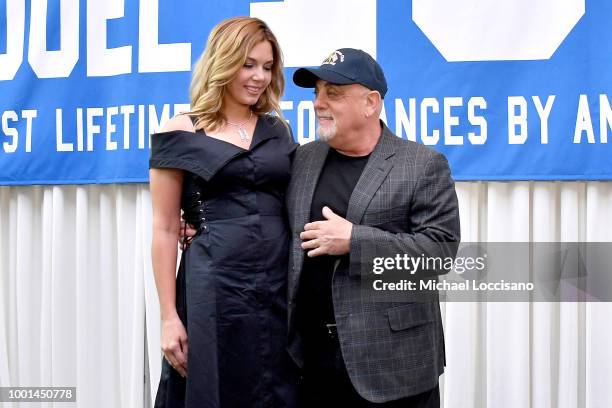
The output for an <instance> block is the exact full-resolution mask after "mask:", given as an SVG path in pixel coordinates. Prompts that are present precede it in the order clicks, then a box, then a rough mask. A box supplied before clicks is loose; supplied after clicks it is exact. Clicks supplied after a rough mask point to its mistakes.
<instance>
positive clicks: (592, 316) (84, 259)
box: [0, 182, 612, 408]
mask: <svg viewBox="0 0 612 408" xmlns="http://www.w3.org/2000/svg"><path fill="white" fill-rule="evenodd" d="M457 193H458V196H459V202H460V211H461V227H462V240H463V241H466V242H476V241H481V242H482V241H491V242H495V241H510V242H512V241H516V242H526V241H543V242H545V241H560V242H564V241H567V242H573V241H587V242H612V182H588V183H585V182H575V183H569V182H564V183H560V182H550V183H544V182H512V183H497V182H489V183H480V182H474V183H457ZM150 224H151V209H150V198H149V193H148V187H147V186H146V185H142V184H132V185H105V186H101V185H97V186H33V187H0V386H76V387H77V399H78V403H77V404H72V406H78V407H87V408H90V407H117V408H123V407H125V408H138V407H148V406H150V404H151V400H152V399H153V398H154V395H155V391H156V387H157V382H158V379H159V372H160V362H161V353H160V351H159V311H158V303H157V295H156V292H155V286H154V283H153V277H152V273H151V263H150V250H149V248H150V237H151V230H150ZM517 265H520V264H517ZM526 267H528V265H527V266H526ZM608 293H610V292H609V291H608ZM443 314H444V323H445V335H446V347H447V368H446V373H445V374H444V376H443V377H442V383H441V385H442V395H443V401H444V406H445V407H447V408H463V407H466V408H471V407H483V408H484V407H487V408H500V407H501V408H504V407H512V408H516V407H532V408H583V407H584V408H600V407H612V393H610V387H611V386H612V382H611V381H610V374H609V369H610V367H611V366H612V351H611V349H610V347H609V343H610V339H611V338H612V319H611V316H612V304H610V303H531V304H530V303H447V304H443ZM146 379H149V381H147V382H145V380H146ZM56 405H57V406H58V407H59V406H71V404H56ZM1 406H3V407H4V406H5V407H10V408H16V407H21V406H23V407H28V408H30V407H47V406H52V405H51V404H46V403H40V404H36V403H27V404H16V403H15V404H10V403H4V405H1Z"/></svg>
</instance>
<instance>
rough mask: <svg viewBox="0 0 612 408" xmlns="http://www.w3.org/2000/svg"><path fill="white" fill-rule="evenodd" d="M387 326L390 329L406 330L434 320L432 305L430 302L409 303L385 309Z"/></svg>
mask: <svg viewBox="0 0 612 408" xmlns="http://www.w3.org/2000/svg"><path fill="white" fill-rule="evenodd" d="M387 316H388V317H389V326H390V327H391V330H392V331H400V330H406V329H410V328H413V327H417V326H421V325H423V324H428V323H431V322H433V321H434V320H435V311H434V305H433V304H432V303H428V302H423V303H409V304H406V305H402V306H397V307H393V308H391V309H387Z"/></svg>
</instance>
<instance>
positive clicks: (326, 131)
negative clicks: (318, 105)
mask: <svg viewBox="0 0 612 408" xmlns="http://www.w3.org/2000/svg"><path fill="white" fill-rule="evenodd" d="M317 134H318V135H319V139H321V140H323V141H324V142H329V141H330V140H332V139H333V138H334V136H336V122H335V121H332V125H331V126H321V125H320V124H319V126H318V127H317Z"/></svg>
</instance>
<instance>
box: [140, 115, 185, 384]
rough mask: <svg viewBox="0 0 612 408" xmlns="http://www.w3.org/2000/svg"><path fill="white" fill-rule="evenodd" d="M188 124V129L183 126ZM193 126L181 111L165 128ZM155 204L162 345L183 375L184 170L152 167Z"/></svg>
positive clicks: (154, 253) (153, 249)
mask: <svg viewBox="0 0 612 408" xmlns="http://www.w3.org/2000/svg"><path fill="white" fill-rule="evenodd" d="M185 127H188V128H187V129H183V128H185ZM190 129H193V126H192V125H191V120H190V119H189V118H188V117H186V116H184V115H180V116H177V117H175V118H172V119H171V120H170V121H169V122H168V123H167V124H166V126H164V129H163V131H165V132H167V131H171V130H190ZM149 187H150V190H151V203H152V206H153V242H152V246H151V254H152V262H153V274H154V276H155V285H156V287H157V295H158V296H159V306H160V315H161V320H162V338H161V347H162V350H163V352H164V355H165V357H166V359H167V360H168V362H169V363H170V364H171V365H172V366H173V367H174V368H175V369H176V370H177V371H178V372H179V373H180V374H181V375H182V376H186V374H187V332H186V330H185V327H184V325H183V323H182V322H181V320H180V318H179V316H178V313H177V310H176V258H177V253H178V249H177V240H178V236H179V230H180V212H181V193H182V188H183V171H182V170H178V169H167V168H164V169H157V168H153V169H151V170H150V171H149Z"/></svg>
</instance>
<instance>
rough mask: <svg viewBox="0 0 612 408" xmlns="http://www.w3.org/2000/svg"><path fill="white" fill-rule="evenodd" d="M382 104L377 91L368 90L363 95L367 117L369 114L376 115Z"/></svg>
mask: <svg viewBox="0 0 612 408" xmlns="http://www.w3.org/2000/svg"><path fill="white" fill-rule="evenodd" d="M381 104H382V98H381V97H380V94H379V93H378V91H370V92H368V94H367V95H366V97H365V116H366V118H369V117H370V116H373V115H377V113H379V111H380V106H381Z"/></svg>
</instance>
